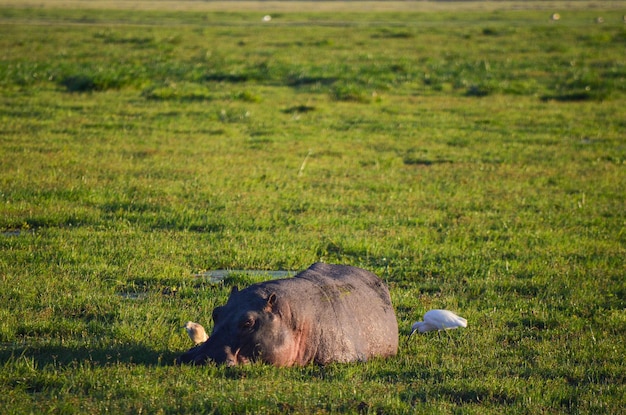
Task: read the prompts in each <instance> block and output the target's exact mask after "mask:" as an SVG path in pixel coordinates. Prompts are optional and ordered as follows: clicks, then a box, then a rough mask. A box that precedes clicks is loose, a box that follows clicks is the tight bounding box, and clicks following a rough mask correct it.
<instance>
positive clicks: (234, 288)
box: [230, 285, 239, 295]
mask: <svg viewBox="0 0 626 415" xmlns="http://www.w3.org/2000/svg"><path fill="white" fill-rule="evenodd" d="M238 292H239V288H237V286H236V285H233V288H231V290H230V295H233V294H236V293H238Z"/></svg>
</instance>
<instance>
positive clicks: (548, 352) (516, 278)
mask: <svg viewBox="0 0 626 415" xmlns="http://www.w3.org/2000/svg"><path fill="white" fill-rule="evenodd" d="M614 3H615V2H612V3H611V4H614ZM602 4H603V3H602V2H596V3H595V4H594V7H593V8H589V9H577V10H574V9H572V10H568V9H564V10H560V14H561V20H560V21H558V22H551V21H550V20H549V13H546V11H545V10H539V11H533V10H509V11H502V10H495V11H484V10H483V9H482V8H481V7H480V4H479V3H477V4H476V7H477V8H476V10H469V11H467V12H465V13H463V14H456V13H452V12H451V11H440V12H426V13H423V12H419V13H417V12H414V13H412V12H406V11H405V12H394V11H389V12H363V13H341V12H337V13H335V12H333V13H323V12H306V13H305V12H292V13H291V12H290V13H287V12H284V13H283V14H280V13H278V14H274V16H273V19H272V21H271V22H270V23H263V22H262V21H261V17H262V15H259V14H258V13H256V12H226V11H222V12H197V11H187V12H184V11H175V12H172V11H158V10H146V11H141V10H139V11H133V12H132V13H130V12H128V11H127V10H115V9H111V10H108V9H104V10H89V9H72V8H51V7H33V8H28V7H26V8H24V7H4V8H0V50H1V51H2V52H1V53H0V91H1V95H0V96H1V98H0V126H1V127H0V155H1V157H0V160H1V161H0V166H1V167H0V212H1V213H0V229H1V233H0V246H1V249H0V288H1V289H0V365H1V366H2V369H1V371H0V407H1V408H2V412H3V413H6V414H21V413H44V412H45V413H105V412H109V413H163V414H169V413H215V414H226V413H399V414H403V413H407V414H408V413H416V412H417V413H442V414H446V413H477V414H485V413H493V414H502V413H515V414H518V413H593V414H602V413H605V414H617V413H620V412H622V411H623V408H624V407H625V406H626V398H625V396H626V387H625V386H624V385H625V384H626V364H625V363H624V356H625V355H626V345H625V343H624V339H625V338H626V261H625V259H624V258H625V257H626V232H625V231H624V229H626V197H625V196H626V193H625V191H624V189H626V170H625V169H626V121H625V120H626V60H625V55H624V47H625V46H626V26H625V25H624V23H623V21H622V15H623V14H624V13H625V12H626V9H619V8H614V9H612V10H603V9H602ZM598 16H602V17H603V18H604V23H603V24H596V23H595V22H594V21H595V19H596V18H597V17H598ZM320 260H321V261H326V262H336V263H345V264H352V265H356V266H361V267H364V268H367V269H370V270H372V271H374V272H376V273H377V274H378V275H380V276H381V277H382V278H384V279H385V280H386V281H387V283H388V284H389V287H390V290H391V294H392V297H393V301H394V305H395V307H396V310H397V315H398V319H399V322H400V334H401V337H402V344H401V348H400V353H399V355H398V356H397V357H396V358H392V359H388V360H385V361H372V362H368V363H365V364H350V365H331V366H329V367H324V368H321V367H316V366H310V367H305V368H292V369H277V368H273V367H267V366H262V365H251V366H248V367H240V368H235V369H228V368H224V367H215V366H208V367H178V366H175V365H173V361H174V358H175V357H176V356H177V355H178V354H180V353H181V352H182V351H184V350H186V349H187V348H188V347H189V346H190V344H189V341H188V339H187V338H186V336H185V335H184V332H183V330H182V329H180V328H179V327H180V326H181V325H182V324H183V323H184V322H185V321H186V320H190V319H191V320H195V321H199V322H201V323H203V324H205V325H206V326H209V327H210V319H209V316H210V312H211V310H212V308H213V307H214V306H215V305H217V304H220V303H222V302H223V301H224V300H225V298H226V297H227V293H228V291H229V288H230V286H231V285H233V284H239V285H243V284H246V283H249V282H253V281H256V280H258V279H259V277H250V276H247V275H235V276H234V277H233V278H231V279H229V280H227V281H225V282H224V283H223V284H214V283H211V282H210V281H209V280H208V279H203V278H199V277H195V276H194V275H196V274H199V273H202V272H203V271H205V270H211V269H244V270H246V269H249V270H253V269H257V270H258V269H261V270H279V269H284V270H298V269H303V268H306V267H307V266H308V265H310V264H311V263H313V262H315V261H320ZM431 308H448V309H452V310H455V311H457V312H459V314H461V315H462V316H464V317H466V318H467V319H468V321H469V327H468V328H467V329H465V330H461V331H455V332H450V333H442V334H437V333H431V334H427V335H422V336H414V337H413V338H411V340H410V341H407V340H406V336H407V334H408V332H409V328H410V324H411V323H412V322H413V321H416V320H417V319H418V318H419V317H420V316H421V315H422V314H423V313H424V312H425V311H426V310H428V309H431Z"/></svg>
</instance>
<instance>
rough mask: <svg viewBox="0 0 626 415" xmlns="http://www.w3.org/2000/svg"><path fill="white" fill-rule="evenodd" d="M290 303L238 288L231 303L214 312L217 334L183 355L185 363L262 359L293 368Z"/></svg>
mask: <svg viewBox="0 0 626 415" xmlns="http://www.w3.org/2000/svg"><path fill="white" fill-rule="evenodd" d="M289 321H290V311H289V306H288V304H287V302H285V301H281V299H280V298H279V296H278V295H277V294H276V293H274V292H267V291H265V290H263V289H259V288H257V289H255V287H249V288H247V289H245V290H242V291H239V290H238V289H237V287H234V288H233V289H232V291H231V293H230V297H229V298H228V302H227V303H226V304H225V305H223V306H219V307H216V308H215V309H214V310H213V323H214V326H213V331H212V333H211V336H210V337H209V339H208V340H207V341H206V342H205V343H204V344H202V345H201V346H199V347H196V348H193V349H191V350H189V351H188V352H187V353H185V354H184V355H183V356H181V358H180V360H181V362H182V363H187V362H192V363H196V364H203V363H206V362H207V361H213V362H216V363H225V364H227V365H229V366H234V365H237V364H243V363H248V362H252V361H256V360H261V361H264V362H266V363H271V364H277V365H281V366H282V365H289V364H290V363H289V362H288V361H286V360H285V359H288V358H289V357H290V356H291V355H292V353H290V350H293V349H294V347H293V346H294V340H293V329H292V328H291V327H290V324H289Z"/></svg>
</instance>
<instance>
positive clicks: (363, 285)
mask: <svg viewBox="0 0 626 415" xmlns="http://www.w3.org/2000/svg"><path fill="white" fill-rule="evenodd" d="M213 323H214V325H213V330H212V332H211V335H210V336H209V339H208V340H207V341H206V342H204V343H203V344H202V345H200V346H197V347H194V348H192V349H190V350H189V351H187V352H186V353H184V354H183V355H182V356H180V358H179V359H178V362H179V363H193V364H205V363H207V362H209V361H213V362H215V363H218V364H222V363H223V364H226V365H229V366H235V365H238V364H245V363H248V362H255V361H260V362H265V363H268V364H272V365H275V366H279V367H284V366H305V365H307V364H309V363H315V364H318V365H326V364H329V363H333V362H340V363H342V362H357V361H367V360H368V359H370V358H372V357H388V356H393V355H395V354H396V353H397V351H398V322H397V320H396V315H395V312H394V309H393V306H392V304H391V298H390V296H389V290H388V289H387V287H386V285H385V284H384V283H383V281H382V280H381V279H380V278H378V277H377V276H376V275H374V274H373V273H371V272H369V271H366V270H364V269H361V268H356V267H352V266H347V265H331V264H324V263H316V264H313V265H312V266H311V267H309V268H308V269H306V270H304V271H302V272H300V273H299V274H298V275H296V276H295V277H293V278H285V279H279V280H271V281H266V282H261V283H258V284H254V285H251V286H249V287H247V288H245V289H243V290H241V291H239V290H238V289H237V287H233V289H232V291H231V293H230V296H229V298H228V301H227V302H226V304H225V305H223V306H219V307H216V308H215V309H214V310H213Z"/></svg>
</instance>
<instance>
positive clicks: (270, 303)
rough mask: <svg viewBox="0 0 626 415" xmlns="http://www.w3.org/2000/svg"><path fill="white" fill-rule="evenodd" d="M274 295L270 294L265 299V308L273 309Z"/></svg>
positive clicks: (274, 303)
mask: <svg viewBox="0 0 626 415" xmlns="http://www.w3.org/2000/svg"><path fill="white" fill-rule="evenodd" d="M276 301H277V300H276V293H271V294H270V296H269V297H267V306H268V307H269V308H274V306H275V305H276Z"/></svg>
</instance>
